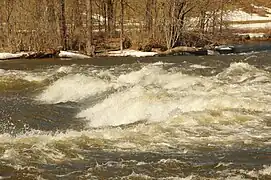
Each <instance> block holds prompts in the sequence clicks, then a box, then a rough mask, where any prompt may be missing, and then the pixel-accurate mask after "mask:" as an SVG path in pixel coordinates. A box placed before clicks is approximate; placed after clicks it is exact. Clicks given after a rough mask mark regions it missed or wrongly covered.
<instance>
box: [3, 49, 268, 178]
mask: <svg viewBox="0 0 271 180" xmlns="http://www.w3.org/2000/svg"><path fill="white" fill-rule="evenodd" d="M270 58H271V54H270V53H268V52H264V53H257V54H252V55H251V54H248V55H245V54H244V55H238V56H234V55H231V56H206V57H194V56H183V57H161V58H146V59H144V58H143V59H138V58H114V59H111V58H109V59H101V58H98V59H93V60H71V61H62V60H61V59H59V60H57V59H56V60H44V61H41V60H12V61H0V96H1V99H0V124H1V126H0V179H187V180H188V179H189V180H190V179H191V180H194V179H270V178H271V111H270V110H271V63H270Z"/></svg>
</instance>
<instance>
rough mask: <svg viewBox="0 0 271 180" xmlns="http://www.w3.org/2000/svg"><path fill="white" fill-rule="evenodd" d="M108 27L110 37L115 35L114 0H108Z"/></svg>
mask: <svg viewBox="0 0 271 180" xmlns="http://www.w3.org/2000/svg"><path fill="white" fill-rule="evenodd" d="M107 18H108V21H107V23H108V24H107V29H108V34H109V37H112V35H113V27H114V3H113V0H107Z"/></svg>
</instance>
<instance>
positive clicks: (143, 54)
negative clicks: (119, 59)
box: [108, 49, 158, 57]
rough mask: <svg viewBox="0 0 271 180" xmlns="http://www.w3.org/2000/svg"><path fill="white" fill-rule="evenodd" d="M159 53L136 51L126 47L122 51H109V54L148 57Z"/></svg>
mask: <svg viewBox="0 0 271 180" xmlns="http://www.w3.org/2000/svg"><path fill="white" fill-rule="evenodd" d="M156 54H158V53H157V52H142V51H136V50H131V49H126V50H123V51H122V52H121V51H110V52H108V56H114V57H115V56H132V57H148V56H155V55H156Z"/></svg>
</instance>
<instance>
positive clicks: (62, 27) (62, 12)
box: [59, 0, 67, 50]
mask: <svg viewBox="0 0 271 180" xmlns="http://www.w3.org/2000/svg"><path fill="white" fill-rule="evenodd" d="M59 21H60V37H61V38H60V39H61V45H62V47H63V49H64V50H67V25H66V15H65V0H60V17H59Z"/></svg>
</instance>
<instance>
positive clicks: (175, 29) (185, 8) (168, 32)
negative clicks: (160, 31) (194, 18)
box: [164, 0, 194, 49]
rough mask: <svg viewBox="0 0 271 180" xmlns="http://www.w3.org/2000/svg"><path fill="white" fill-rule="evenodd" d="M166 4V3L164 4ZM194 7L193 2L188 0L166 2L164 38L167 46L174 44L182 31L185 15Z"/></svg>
mask: <svg viewBox="0 0 271 180" xmlns="http://www.w3.org/2000/svg"><path fill="white" fill-rule="evenodd" d="M165 6H166V5H165ZM193 8H194V4H192V3H188V0H170V1H169V2H168V4H167V10H166V11H165V12H164V17H165V26H164V32H165V38H166V44H167V48H168V49H171V48H173V47H174V46H175V44H176V43H177V41H178V40H180V37H181V35H182V33H183V31H184V29H183V28H184V23H185V16H186V15H187V13H189V12H190V11H191V10H192V9H193Z"/></svg>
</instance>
